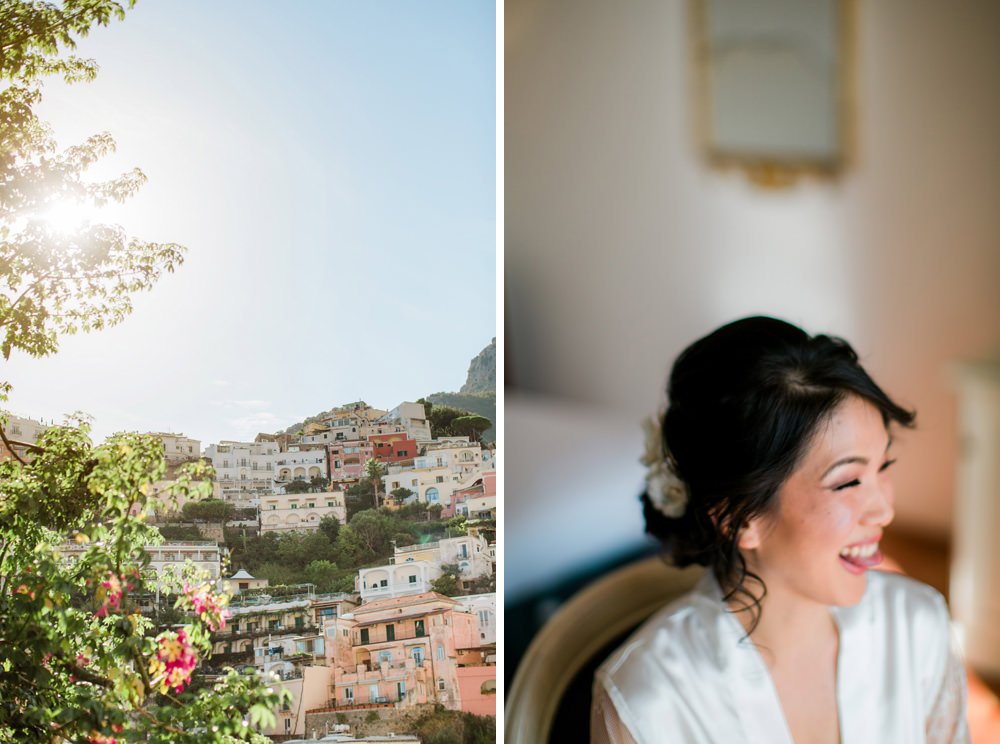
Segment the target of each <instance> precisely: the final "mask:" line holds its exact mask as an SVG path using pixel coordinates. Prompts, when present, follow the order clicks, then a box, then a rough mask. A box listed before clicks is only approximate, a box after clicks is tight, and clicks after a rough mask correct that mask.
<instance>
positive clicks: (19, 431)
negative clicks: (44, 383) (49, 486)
mask: <svg viewBox="0 0 1000 744" xmlns="http://www.w3.org/2000/svg"><path fill="white" fill-rule="evenodd" d="M4 415H6V417H7V421H6V423H4V424H3V431H4V434H5V435H6V436H7V439H8V441H10V443H11V448H8V447H7V445H6V444H4V443H3V442H2V441H0V460H10V459H12V458H13V457H14V455H15V454H16V455H17V456H18V457H20V458H21V459H22V460H24V461H25V462H27V461H28V460H30V459H31V458H32V456H33V455H32V451H31V447H32V446H33V445H35V444H36V443H37V442H38V440H39V438H40V437H41V436H42V434H43V433H44V432H45V430H46V429H48V428H49V425H48V424H44V423H42V422H41V421H36V420H35V419H30V418H23V417H21V416H15V415H13V414H11V413H5V414H4ZM0 423H2V422H0ZM11 450H13V451H11Z"/></svg>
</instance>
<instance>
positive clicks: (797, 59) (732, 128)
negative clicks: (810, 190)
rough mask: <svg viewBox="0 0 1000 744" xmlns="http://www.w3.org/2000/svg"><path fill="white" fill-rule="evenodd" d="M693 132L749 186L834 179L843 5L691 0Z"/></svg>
mask: <svg viewBox="0 0 1000 744" xmlns="http://www.w3.org/2000/svg"><path fill="white" fill-rule="evenodd" d="M693 4H694V13H693V17H694V50H695V65H696V69H697V73H698V74H697V80H698V89H699V99H700V100H699V106H698V108H699V111H700V117H699V118H700V123H699V131H700V133H701V139H702V141H703V146H704V148H705V149H706V151H707V154H708V157H709V159H710V161H711V162H712V163H713V164H715V165H719V166H723V167H726V166H737V167H740V168H742V169H743V170H745V171H747V173H748V174H749V175H750V176H751V177H753V178H754V179H755V180H757V181H762V182H765V183H769V182H773V183H783V182H787V181H789V180H794V179H795V177H796V176H798V175H801V174H803V173H812V174H819V175H825V176H833V175H835V174H837V173H839V172H840V171H841V170H842V169H843V167H844V165H845V163H846V161H847V159H848V151H849V146H850V141H851V136H850V135H851V132H850V125H851V117H850V109H851V99H852V88H853V83H852V73H851V64H850V56H851V54H852V51H851V50H852V48H853V44H852V31H851V23H852V9H851V7H849V6H850V5H851V0H694V2H693Z"/></svg>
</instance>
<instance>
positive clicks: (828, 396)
mask: <svg viewBox="0 0 1000 744" xmlns="http://www.w3.org/2000/svg"><path fill="white" fill-rule="evenodd" d="M849 395H856V396H859V397H860V398H863V399H864V400H866V401H867V402H869V403H871V404H872V405H873V406H875V407H876V408H877V409H878V410H879V411H880V412H881V414H882V419H883V421H884V422H885V425H886V426H889V424H890V422H895V423H897V424H900V425H902V426H912V425H913V421H914V418H915V414H914V413H912V412H910V411H907V410H905V409H904V408H901V407H900V406H899V405H897V404H896V403H894V402H893V401H892V400H891V399H890V398H889V397H888V396H887V395H886V394H885V393H884V392H883V391H882V389H881V388H879V386H878V385H876V384H875V382H874V381H873V380H872V379H871V377H869V376H868V373H867V372H865V370H864V369H863V368H862V367H861V365H860V364H859V363H858V355H857V354H856V353H855V351H854V349H852V348H851V346H850V344H848V343H847V342H846V341H844V340H843V339H840V338H836V337H832V336H826V335H818V336H810V335H809V334H807V333H806V332H805V331H803V330H802V329H800V328H797V327H795V326H793V325H791V324H789V323H786V322H784V321H781V320H777V319H775V318H767V317H752V318H744V319H742V320H737V321H735V322H733V323H729V324H728V325H725V326H722V327H721V328H719V329H718V330H716V331H714V332H713V333H711V334H709V335H708V336H705V337H704V338H702V339H700V340H698V341H696V342H694V343H693V344H692V345H691V346H689V347H688V348H687V349H685V350H684V352H683V353H681V355H680V356H679V357H678V358H677V361H676V362H675V363H674V366H673V370H672V371H671V374H670V380H669V382H668V385H667V400H668V408H667V411H666V414H665V415H664V417H663V419H662V422H661V423H662V434H663V441H664V443H665V444H666V448H667V450H668V451H669V452H670V455H671V465H672V467H673V469H674V470H675V471H676V474H677V476H679V477H680V478H681V479H682V480H683V481H684V482H685V484H686V486H687V493H688V500H687V504H686V506H685V508H684V511H683V513H682V514H681V515H680V516H678V517H676V518H672V517H668V516H666V515H664V513H663V512H662V511H660V510H659V509H657V508H656V506H654V504H653V501H652V500H651V499H650V496H649V494H648V493H643V495H642V503H643V514H644V516H645V519H646V531H647V532H648V533H650V534H651V535H653V536H654V537H656V538H658V539H659V540H660V541H661V543H662V544H663V546H664V550H665V558H666V559H667V560H668V561H669V562H670V563H672V564H673V565H676V566H679V567H683V566H689V565H691V564H698V565H702V566H707V567H709V568H710V569H711V570H712V571H713V572H714V574H715V577H716V579H717V580H718V581H719V584H720V586H722V587H723V591H724V593H725V598H726V600H729V599H732V598H733V597H736V596H737V595H739V597H740V599H741V600H743V601H744V604H745V606H746V607H747V608H749V609H751V611H752V613H753V621H752V624H751V630H752V628H753V627H755V626H756V623H757V620H759V610H760V600H761V599H763V597H764V594H766V591H767V588H766V587H765V586H764V582H763V580H762V579H761V578H760V577H759V576H757V575H756V574H753V573H752V572H750V571H748V570H747V566H746V561H745V560H744V558H743V555H742V554H741V553H740V550H739V548H738V546H737V542H738V539H739V531H740V529H741V528H742V527H743V526H745V525H746V524H748V523H749V522H750V520H752V519H753V518H755V517H758V516H765V515H767V514H769V513H772V511H773V510H774V509H775V508H776V506H777V498H776V497H777V494H778V491H779V490H780V488H781V486H782V485H783V484H784V482H785V481H786V480H787V479H788V477H789V476H790V475H791V474H792V473H793V472H794V470H795V468H796V466H797V465H798V463H799V462H800V461H801V459H802V458H803V456H804V455H805V452H806V449H807V447H808V445H809V443H810V441H811V440H812V437H813V435H814V433H815V432H816V430H817V428H818V427H819V425H820V424H821V423H823V422H824V421H825V420H826V419H827V418H828V417H829V416H830V415H831V414H832V413H833V411H834V409H835V408H836V407H837V406H838V404H839V403H840V402H841V401H842V400H844V398H845V397H847V396H849ZM747 579H750V580H752V581H754V582H755V583H757V584H760V586H761V588H762V590H763V592H762V593H761V594H760V596H757V595H755V594H754V593H753V592H751V591H750V590H749V589H747V587H746V582H747Z"/></svg>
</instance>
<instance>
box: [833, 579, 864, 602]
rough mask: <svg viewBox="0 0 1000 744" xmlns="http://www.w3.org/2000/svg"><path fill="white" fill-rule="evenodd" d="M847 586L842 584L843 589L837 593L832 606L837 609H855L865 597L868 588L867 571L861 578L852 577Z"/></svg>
mask: <svg viewBox="0 0 1000 744" xmlns="http://www.w3.org/2000/svg"><path fill="white" fill-rule="evenodd" d="M849 579H850V581H849V582H848V583H847V584H842V587H843V588H842V589H841V590H840V591H838V592H837V597H836V599H835V601H833V602H831V603H830V604H832V605H836V606H837V607H853V606H854V605H856V604H857V603H858V602H860V601H861V599H862V598H863V597H864V596H865V589H866V588H867V587H868V572H867V571H865V572H864V573H863V574H860V575H859V576H850V577H849Z"/></svg>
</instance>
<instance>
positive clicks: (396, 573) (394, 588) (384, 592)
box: [357, 560, 441, 602]
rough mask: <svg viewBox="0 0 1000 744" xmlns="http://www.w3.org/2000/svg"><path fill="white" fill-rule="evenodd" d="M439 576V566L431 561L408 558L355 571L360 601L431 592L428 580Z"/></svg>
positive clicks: (430, 580)
mask: <svg viewBox="0 0 1000 744" xmlns="http://www.w3.org/2000/svg"><path fill="white" fill-rule="evenodd" d="M438 578H441V566H440V565H439V564H436V563H434V562H432V561H425V560H411V561H405V562H403V563H397V564H389V565H387V566H376V567H374V568H362V569H360V570H359V571H358V579H357V582H358V586H357V589H358V591H359V592H361V601H362V602H368V601H370V600H373V599H384V598H385V597H402V596H404V595H407V594H422V593H423V592H429V591H432V588H431V582H432V581H434V579H438Z"/></svg>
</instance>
